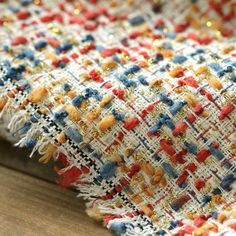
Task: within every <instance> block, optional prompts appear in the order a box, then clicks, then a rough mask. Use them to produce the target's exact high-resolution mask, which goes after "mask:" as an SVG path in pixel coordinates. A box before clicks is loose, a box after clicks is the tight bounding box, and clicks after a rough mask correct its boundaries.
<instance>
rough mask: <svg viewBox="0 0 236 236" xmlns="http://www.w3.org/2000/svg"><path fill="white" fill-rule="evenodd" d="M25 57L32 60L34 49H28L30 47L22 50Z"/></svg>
mask: <svg viewBox="0 0 236 236" xmlns="http://www.w3.org/2000/svg"><path fill="white" fill-rule="evenodd" d="M23 53H24V55H25V57H26V58H27V59H29V60H30V61H33V60H34V51H33V50H30V49H25V50H24V51H23Z"/></svg>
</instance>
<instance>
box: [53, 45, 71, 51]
mask: <svg viewBox="0 0 236 236" xmlns="http://www.w3.org/2000/svg"><path fill="white" fill-rule="evenodd" d="M72 47H73V45H72V44H70V43H67V44H64V45H61V46H59V47H58V48H56V50H58V51H59V52H62V51H69V50H71V49H72Z"/></svg>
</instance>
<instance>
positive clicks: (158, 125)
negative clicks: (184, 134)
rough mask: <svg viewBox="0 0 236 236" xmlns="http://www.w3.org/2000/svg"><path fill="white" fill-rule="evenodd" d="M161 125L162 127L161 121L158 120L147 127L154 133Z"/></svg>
mask: <svg viewBox="0 0 236 236" xmlns="http://www.w3.org/2000/svg"><path fill="white" fill-rule="evenodd" d="M161 127H162V123H161V122H158V123H157V124H155V125H154V126H152V127H151V128H150V129H149V132H151V133H156V132H157V131H158V130H159V129H160V128H161Z"/></svg>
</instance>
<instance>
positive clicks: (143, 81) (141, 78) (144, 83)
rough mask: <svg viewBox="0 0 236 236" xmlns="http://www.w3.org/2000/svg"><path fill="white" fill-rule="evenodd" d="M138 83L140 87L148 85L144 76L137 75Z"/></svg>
mask: <svg viewBox="0 0 236 236" xmlns="http://www.w3.org/2000/svg"><path fill="white" fill-rule="evenodd" d="M138 81H139V82H140V83H141V84H142V85H148V82H147V80H146V78H145V76H144V75H139V76H138Z"/></svg>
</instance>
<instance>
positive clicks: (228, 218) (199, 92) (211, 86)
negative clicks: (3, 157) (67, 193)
mask: <svg viewBox="0 0 236 236" xmlns="http://www.w3.org/2000/svg"><path fill="white" fill-rule="evenodd" d="M0 2H2V1H0ZM0 13H1V14H0V42H1V44H0V63H1V66H0V69H1V70H0V116H1V125H0V127H1V133H2V135H6V136H7V137H8V138H10V139H14V140H15V142H16V145H18V146H20V147H27V148H29V149H31V150H32V153H31V156H32V155H33V154H34V153H38V155H40V158H39V161H40V162H42V163H47V162H49V161H50V160H51V159H54V160H55V161H56V162H62V163H63V165H64V168H62V169H59V168H58V167H55V170H56V171H57V172H58V174H59V179H58V182H59V184H60V185H62V186H64V187H69V186H72V187H74V188H77V189H78V190H79V194H78V195H79V196H82V197H84V198H85V199H86V200H87V202H88V203H87V207H88V210H87V212H88V214H89V215H90V216H91V217H95V218H97V219H101V220H103V221H104V224H105V225H106V226H107V227H108V228H110V229H111V230H113V231H114V232H115V233H116V234H117V235H126V236H131V235H150V236H152V235H173V236H185V235H194V236H208V235H209V236H210V235H236V209H235V208H236V207H235V204H234V202H235V199H236V198H235V196H234V194H235V188H234V182H235V181H236V168H235V166H236V160H235V157H236V86H235V85H236V73H235V68H236V59H235V58H236V50H235V43H236V37H235V30H236V2H235V1H234V0H199V1H197V0H195V1H193V0H192V1H190V0H186V1H182V0H173V1H147V0H146V1H145V0H124V1H120V0H110V1H106V0H100V1H92V0H91V1H85V0H81V1H69V0H68V1H63V0H61V1H44V2H41V1H40V0H35V1H29V0H21V1H19V2H18V1H6V2H5V1H3V2H2V3H0Z"/></svg>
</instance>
